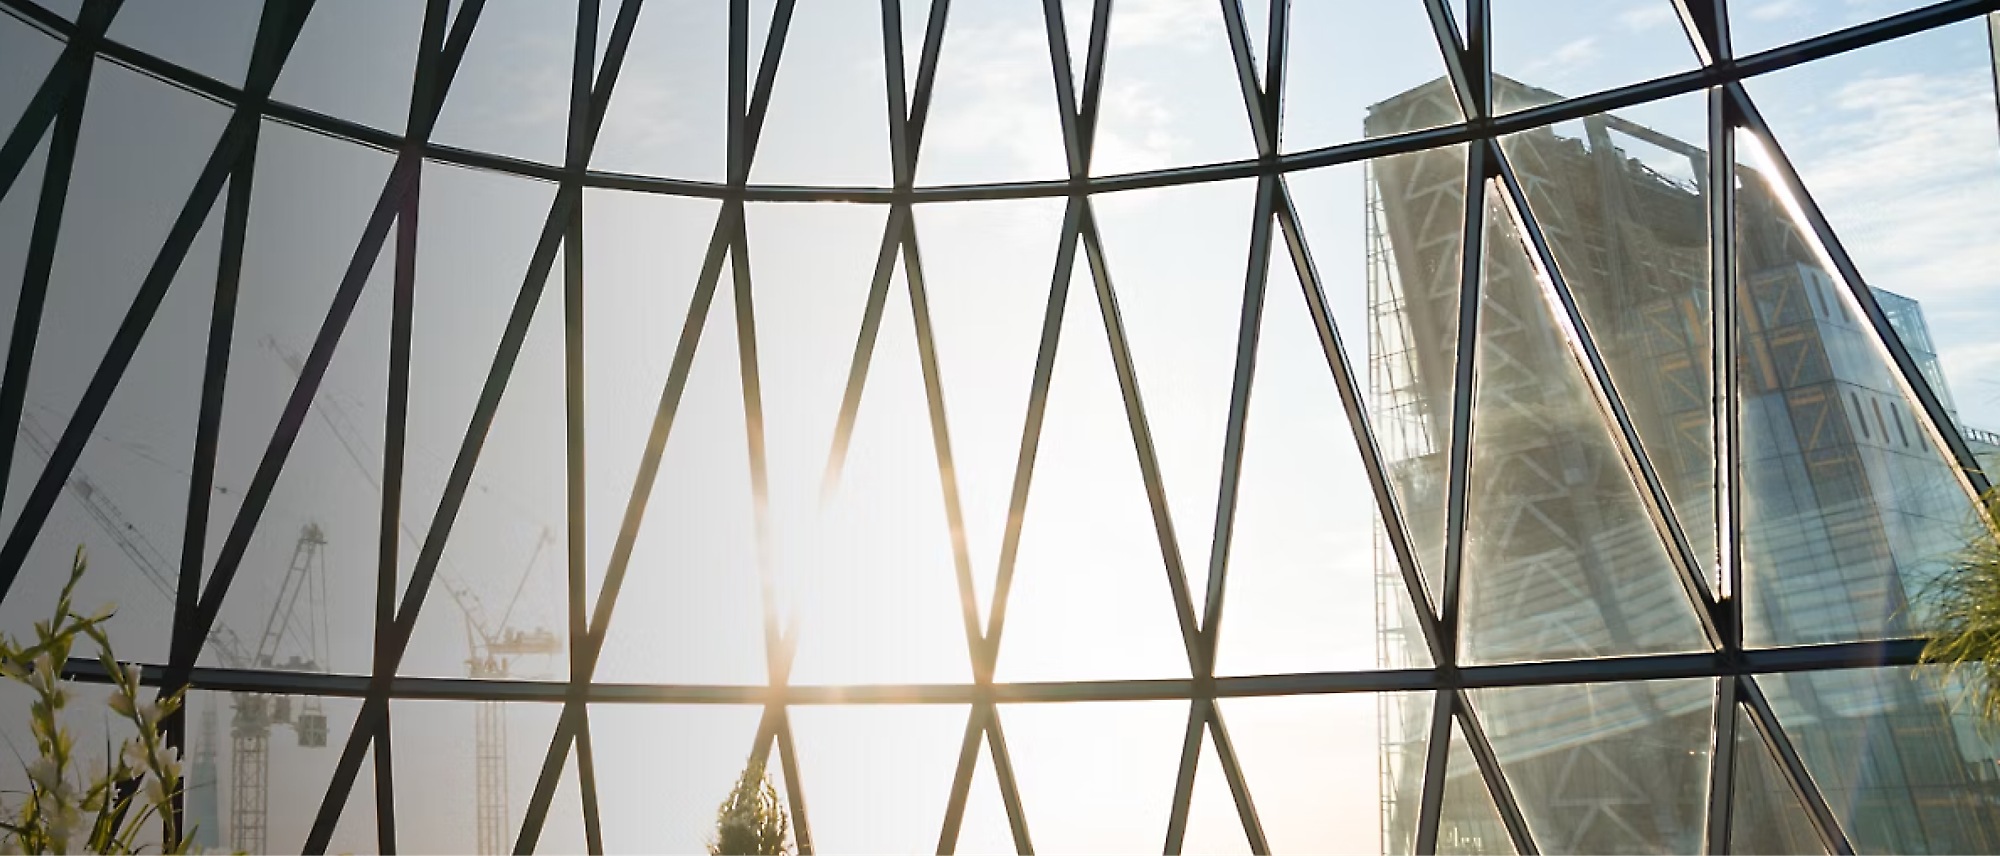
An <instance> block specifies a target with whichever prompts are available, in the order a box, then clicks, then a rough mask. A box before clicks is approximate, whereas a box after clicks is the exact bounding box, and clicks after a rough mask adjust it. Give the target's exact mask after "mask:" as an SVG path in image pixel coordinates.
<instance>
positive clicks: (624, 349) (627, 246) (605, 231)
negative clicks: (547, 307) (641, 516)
mask: <svg viewBox="0 0 2000 856" xmlns="http://www.w3.org/2000/svg"><path fill="white" fill-rule="evenodd" d="M583 200H584V209H585V211H586V212H587V216H588V223H587V228H586V229H585V231H584V238H583V246H584V266H583V267H584V278H585V281H586V282H587V283H589V285H588V287H587V289H586V294H585V299H584V302H583V329H584V336H583V406H584V414H585V415H584V449H585V455H584V484H585V490H586V491H587V492H586V494H585V497H586V498H585V509H584V520H585V529H586V530H588V533H589V538H588V547H587V550H586V551H585V560H584V580H585V588H586V591H588V592H589V597H588V598H587V599H586V600H587V601H588V602H594V601H595V600H596V596H597V595H596V592H597V586H598V585H599V584H600V583H601V582H602V581H603V577H604V572H605V569H606V567H608V566H609V563H610V561H611V551H612V547H613V545H615V544H616V543H617V539H618V530H619V527H620V526H621V525H622V524H623V522H624V519H625V509H626V505H627V504H628V503H629V502H630V500H631V498H632V483H633V479H634V478H635V477H636V476H637V475H638V471H639V461H640V458H641V456H642V454H643V453H644V451H645V448H646V441H647V439H648V437H649V436H650V435H651V432H652V430H653V422H654V417H655V416H657V415H658V412H659V404H660V391H661V390H663V389H664V388H665V387H666V385H667V375H668V372H669V371H670V370H671V369H672V367H673V360H674V350H675V348H677V347H678V346H679V345H680V331H681V326H682V324H684V323H685V321H686V319H687V312H688V302H689V300H690V298H691V297H692V296H693V294H694V290H695V283H696V280H697V279H698V278H699V277H700V275H701V264H702V263H701V260H702V257H703V254H704V253H706V251H707V249H708V243H709V238H710V236H711V234H712V233H713V231H714V228H715V219H716V212H717V211H718V209H719V208H720V206H719V205H718V204H717V203H715V202H711V201H708V200H700V199H686V198H682V197H675V196H667V195H663V194H654V193H625V192H619V191H610V190H585V191H584V197H583ZM724 279H726V277H724ZM704 317H706V316H704ZM703 338H704V339H706V338H707V336H706V335H704V336H703ZM731 344H732V343H729V342H724V343H723V344H720V345H711V346H710V347H711V348H714V349H717V351H718V353H721V354H724V356H718V357H715V359H716V360H723V359H727V357H726V354H727V351H728V350H729V348H730V347H731ZM701 353H702V354H703V358H704V359H705V360H706V359H707V351H706V350H703V351H702V352H701ZM730 362H731V363H732V368H731V372H730V375H729V379H728V382H727V384H726V386H728V387H730V388H731V389H724V390H722V391H721V392H718V393H717V394H719V395H728V394H731V390H732V389H733V388H734V386H735V385H736V375H735V372H734V369H733V360H731V361H730ZM704 365H707V363H704ZM717 383H721V382H720V381H718V382H717ZM722 400H723V401H725V402H728V406H727V408H726V410H725V412H726V413H741V412H742V409H743V405H742V396H741V395H740V393H738V394H734V398H733V399H722ZM701 415H714V414H709V413H706V412H703V413H702V414H701ZM742 433H743V424H742V422H741V421H740V420H739V421H737V422H736V423H735V427H734V428H732V429H729V432H728V433H727V434H725V435H723V436H724V437H725V438H726V437H731V436H735V435H740V434H742ZM737 442H740V441H737ZM736 449H737V450H738V451H739V452H741V450H742V449H743V447H742V446H740V445H739V446H737V447H736ZM744 455H747V453H743V454H739V455H737V456H735V457H730V458H728V459H727V460H729V461H738V460H745V458H744ZM744 479H745V480H744V481H743V483H742V490H743V491H744V496H748V491H749V481H748V476H747V475H746V476H745V477H744ZM748 513H749V511H748V506H745V510H744V514H746V515H747V514H748Z"/></svg>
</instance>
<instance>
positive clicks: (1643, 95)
mask: <svg viewBox="0 0 2000 856" xmlns="http://www.w3.org/2000/svg"><path fill="white" fill-rule="evenodd" d="M1995 9H2000V0H1948V2H1943V3H1938V4H1935V5H1931V6H1926V7H1924V8H1922V9H1917V10H1915V11H1912V12H1906V13H1904V14H1901V15H1896V16H1894V17H1890V18H1884V19H1881V20H1878V21H1872V22H1869V23H1865V24H1860V25H1857V26H1853V27H1848V28H1846V29H1843V30H1838V31H1836V32H1832V33H1828V34H1826V35H1823V36H1819V37H1817V38H1812V39H1807V40H1805V41H1801V42H1797V43H1794V44H1790V45H1785V46H1782V47H1777V48H1772V49H1770V50H1766V51H1762V52H1760V53H1755V54H1751V55H1749V56H1746V57H1742V58H1740V59H1738V60H1736V61H1734V62H1730V63H1723V64H1719V65H1715V66H1709V67H1705V68H1701V69H1697V70H1694V71H1689V72H1684V73H1681V74H1674V75H1668V76H1666V77H1659V78H1654V79H1651V80H1646V81H1641V82H1639V83H1634V84H1631V85H1628V86H1621V87H1618V88H1616V89H1608V90H1605V91H1602V92H1596V93H1591V94H1588V95H1583V96H1580V97H1576V98H1569V99H1565V100H1563V101H1558V102H1556V103H1553V104H1546V105H1543V106H1540V107H1535V108H1531V109H1528V110H1522V111H1519V112H1516V113H1509V114H1507V115H1504V116H1500V117H1497V118H1494V119H1491V120H1482V121H1479V122H1475V123H1461V124H1457V125H1449V126H1445V127H1442V128H1432V129H1427V130H1423V131H1415V132H1411V133H1407V134H1397V135H1394V136H1388V137H1377V138H1373V139H1367V140H1359V141H1355V142H1351V143H1344V144H1341V145H1335V146H1327V147H1324V148H1319V149H1312V150H1309V151H1303V152H1295V153H1292V154H1288V155H1282V156H1280V157H1278V158H1275V159H1272V160H1268V161H1258V160H1254V159H1252V160H1241V161H1228V162H1223V163H1213V164H1202V165H1196V166H1185V167H1177V168H1173V169H1163V170H1155V171H1151V172H1137V173H1125V174H1120V175H1110V176H1098V177H1090V178H1080V179H1076V180H1068V179H1054V180H1049V181H1027V182H1014V183H1006V184H978V185H940V186H931V187H918V188H913V189H910V190H897V189H895V188H890V187H834V186H828V187H805V186H790V185H747V186H742V187H731V186H729V185H728V184H725V183H719V182H706V181H691V180H686V179H676V178H665V177H655V176H640V175H629V174H624V173H615V172H597V171H593V172H589V173H587V174H586V175H585V177H584V182H583V183H584V186H586V187H594V188H604V189H614V190H630V191H636V192H644V193H661V194H666V195H670V196H690V197H697V198H709V199H742V200H744V201H749V202H859V203H875V204H887V203H893V202H903V201H908V202H959V201H972V200H985V199H1032V198H1043V197H1055V196H1069V195H1072V194H1076V193H1112V192H1117V191H1124V190H1140V189H1145V188H1154V187H1167V186H1174V185H1182V184H1198V183H1202V182H1209V181H1225V180H1229V179H1240V178H1250V177H1253V176H1259V175H1264V174H1267V173H1285V172H1295V171H1298V170H1304V169H1314V168H1318V167H1326V166H1334V165H1337V164H1343V163H1355V162H1358V161H1363V160H1368V159H1371V158H1378V157H1386V156H1389V155H1398V154H1407V153H1410V152H1415V151H1421V150H1424V149H1433V148H1439V147H1443V146H1451V145H1457V144H1459V143H1464V142H1468V141H1470V140H1474V139H1481V138H1488V137H1493V136H1498V135H1505V134H1513V133H1519V132H1522V131H1528V130H1533V129H1535V128H1541V127H1546V126H1549V125H1554V124H1557V123H1561V122H1567V121H1570V120H1573V119H1579V118H1582V117H1584V116H1589V115H1592V114H1596V113H1604V112H1607V111H1611V110H1617V109H1621V108H1625V107H1631V106H1633V105H1636V104H1642V103H1645V102H1648V101H1656V100H1659V99H1662V98H1670V97H1673V96H1676V95H1684V94H1687V93H1690V92H1696V91H1699V90H1703V89H1707V88H1710V87H1714V86H1723V85H1728V84H1731V83H1735V82H1738V81H1741V80H1744V79H1747V78H1751V77H1756V76H1758V75H1763V74H1769V73H1771V72H1774V71H1780V70H1783V69H1787V68H1791V67H1793V66H1796V65H1799V64H1801V63H1806V62H1811V61H1813V60H1817V59H1823V58H1826V57H1829V56H1834V55H1836V54H1841V53H1846V52H1848V51H1853V50H1857V49H1860V48H1865V47H1869V46H1871V45H1876V44H1881V43H1883V42H1886V41H1891V40H1894V39H1899V38H1902V37H1904V36H1908V35H1912V34H1914V33H1920V32H1924V31H1926V30H1932V29H1937V28H1939V27H1944V26H1948V25H1950V24H1955V23H1958V22H1961V21H1966V20H1970V19H1973V18H1977V17H1979V16H1981V15H1985V14H1987V13H1989V12H1992V11H1994V10H1995ZM0 10H5V11H8V12H11V13H13V14H14V15H15V16H16V17H20V18H22V19H23V20H27V21H29V22H31V23H32V24H34V25H35V26H37V27H38V28H40V29H42V30H45V31H47V32H51V33H55V34H57V35H59V36H62V37H64V38H67V37H68V36H69V35H70V34H71V33H73V32H74V31H75V29H76V25H75V24H73V23H71V22H69V21H67V20H65V19H63V18H62V17H61V16H59V15H55V14H54V13H52V12H49V11H48V10H46V9H43V8H42V7H40V6H38V5H36V4H34V3H32V2H29V0H0ZM99 55H100V56H102V57H104V58H105V59H107V60H110V61H112V62H116V63H118V64H120V65H123V66H126V67H128V68H131V69H133V70H135V71H138V72H141V73H144V74H148V75H151V76H153V77H155V78H158V79H160V80H162V81H164V82H166V83H169V84H171V85H174V86H178V87H180V88H182V89H185V90H187V91H189V92H191V93H194V94H196V95H200V96H203V97H206V98H209V99H212V100H215V101H217V102H220V103H223V104H235V103H236V102H237V101H238V100H240V99H241V98H242V92H241V90H240V89H238V88H237V87H234V86H231V85H229V84H226V83H223V82H221V81H219V80H216V79H214V78H212V77H208V76H206V75H203V74H200V73H198V72H194V71H190V70H188V69H186V68H183V67H181V66H179V65H176V64H174V63H172V62H169V61H167V60H164V59H161V58H159V57H157V56H154V55H152V54H149V53H147V52H145V51H142V50H138V49H136V48H133V47H131V46H129V45H125V44H121V43H118V42H114V41H110V40H106V41H104V42H103V43H102V44H101V47H100V49H99ZM263 112H264V115H265V116H266V117H267V118H270V119H272V120H275V121H280V122H284V123H286V124H290V125H293V126H295V127H298V128H300V129H303V130H307V131H312V132H316V133H320V134H324V135H326V136H330V137H335V138H342V139H347V140H350V141H353V142H357V143H362V144H364V145H369V146H373V147H375V148H379V149H383V150H385V151H393V150H395V149H398V148H401V147H402V146H403V138H402V136H401V135H398V134H395V133H391V132H388V131H383V130H381V129H378V128H373V127H369V126H367V125H362V124H359V123H356V122H351V121H348V120H345V119H339V118H336V117H333V116H329V115H326V114H324V113H319V112H316V111H313V110H308V109H305V108H303V107H299V106H296V105H292V104H285V103H282V102H279V101H267V102H265V103H264V105H263ZM421 148H422V150H423V153H424V156H425V157H426V158H428V159H430V160H434V161H438V162H440V163H449V164H456V165H459V166H466V167H471V168H475V169H484V170H491V171H494V172H502V173H509V174H513V175H516V176H520V177H522V178H529V179H536V180H542V181H551V182H553V181H558V180H560V179H561V177H562V172H563V169H562V167H561V166H558V165H555V164H544V163H538V162H535V161H528V160H522V159H519V158H511V157H506V156H503V155H495V154H491V153H486V152H477V151H472V150H469V149H463V148H458V147H455V146H445V145H439V144H436V143H425V144H424V145H423V146H422V147H421Z"/></svg>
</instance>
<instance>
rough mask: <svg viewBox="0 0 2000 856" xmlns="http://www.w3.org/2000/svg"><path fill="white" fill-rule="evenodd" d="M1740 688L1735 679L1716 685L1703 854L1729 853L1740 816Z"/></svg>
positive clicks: (1729, 678) (1703, 828)
mask: <svg viewBox="0 0 2000 856" xmlns="http://www.w3.org/2000/svg"><path fill="white" fill-rule="evenodd" d="M1736 687H1737V679H1736V678H1735V677H1734V676H1730V677H1724V678H1721V679H1720V680H1717V681H1716V682H1715V712H1714V719H1713V721H1712V722H1711V723H1710V726H1709V734H1710V741H1709V746H1708V817H1707V822H1706V823H1705V824H1704V825H1703V827H1702V847H1701V850H1702V852H1703V853H1728V852H1729V839H1730V829H1731V827H1732V825H1733V824H1734V823H1735V813H1736V798H1735V792H1736Z"/></svg>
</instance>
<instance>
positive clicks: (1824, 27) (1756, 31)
mask: <svg viewBox="0 0 2000 856" xmlns="http://www.w3.org/2000/svg"><path fill="white" fill-rule="evenodd" d="M1925 5H1928V4H1926V3H1923V2H1921V0H1863V2H1852V3H1802V2H1799V0H1751V2H1747V3H1732V4H1730V7H1729V40H1730V42H1731V43H1732V45H1733V46H1734V47H1735V48H1736V55H1737V56H1746V55H1748V54H1752V53H1755V52H1757V51H1761V50H1768V49H1770V48H1774V47H1777V46H1779V45H1784V44H1790V43H1792V42H1796V41H1803V40H1805V39H1809V38H1812V37H1814V36H1819V35H1824V34H1826V33H1831V32H1833V31H1835V30H1839V29H1843V28H1846V27H1852V26H1854V25H1856V24H1864V23H1867V22H1869V21H1875V20H1880V19H1882V18H1887V17H1889V16H1891V15H1895V14H1898V13H1901V12H1905V11H1908V10H1911V9H1915V8H1918V7H1920V6H1925Z"/></svg>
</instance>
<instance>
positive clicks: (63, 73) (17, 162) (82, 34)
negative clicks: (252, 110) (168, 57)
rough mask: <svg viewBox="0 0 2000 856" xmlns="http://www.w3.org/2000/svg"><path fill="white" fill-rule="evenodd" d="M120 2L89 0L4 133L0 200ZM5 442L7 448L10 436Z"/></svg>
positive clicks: (85, 69)
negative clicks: (44, 73)
mask: <svg viewBox="0 0 2000 856" xmlns="http://www.w3.org/2000/svg"><path fill="white" fill-rule="evenodd" d="M124 1H125V0H92V1H91V2H88V3H85V4H84V7H83V13H82V14H81V15H78V16H77V23H76V25H75V28H74V29H73V30H71V31H70V32H69V33H68V34H67V36H68V43H67V44H65V45H63V52H62V53H61V54H58V55H57V56H56V61H55V63H54V64H53V65H50V66H49V71H48V74H47V75H45V76H44V77H43V78H42V85H41V86H39V87H36V89H35V94H34V97H32V98H31V99H29V101H28V106H27V107H25V108H23V109H22V111H21V118H20V119H18V120H16V121H15V123H14V127H13V129H12V130H11V131H9V132H8V133H7V141H6V142H5V143H4V144H0V198H4V197H5V196H6V195H7V192H8V191H9V190H11V189H13V187H14V179H16V178H19V177H20V175H21V170H22V169H23V168H24V167H26V166H27V164H28V158H30V157H32V156H33V155H34V153H35V149H36V148H37V147H38V146H40V145H41V140H42V134H43V132H44V131H46V130H47V129H48V127H49V123H51V122H54V121H56V118H57V116H59V115H60V114H61V112H62V110H63V107H64V105H65V104H67V103H68V102H69V100H70V99H71V98H74V97H77V96H78V94H79V93H81V92H83V91H84V90H85V89H86V88H87V87H88V86H89V85H90V72H91V69H92V68H93V67H95V66H96V63H97V53H98V50H99V44H100V43H101V42H103V41H104V31H105V30H107V29H110V27H111V20H112V18H114V17H116V16H117V14H118V9H119V7H120V6H122V5H123V4H124ZM7 442H8V443H9V444H10V448H11V444H12V443H13V438H12V436H11V435H10V436H9V438H8V440H7Z"/></svg>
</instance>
